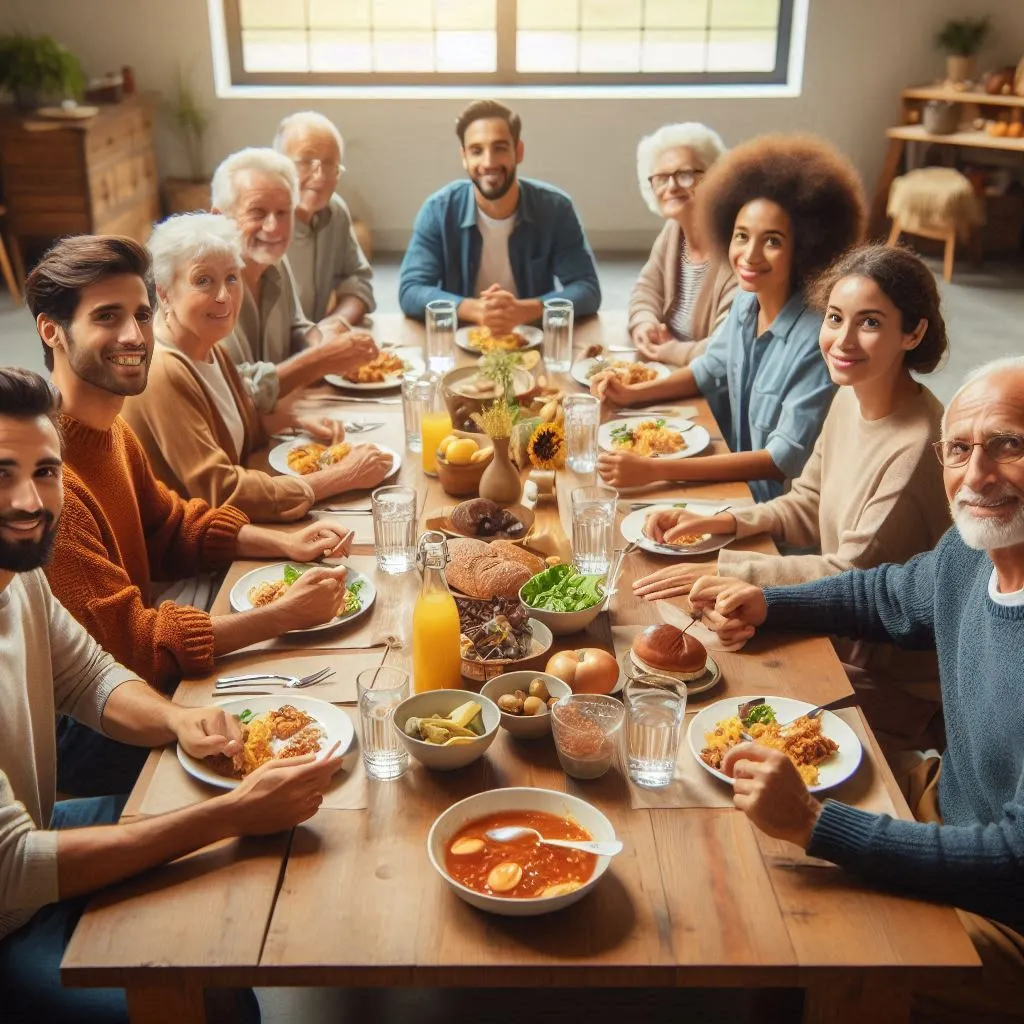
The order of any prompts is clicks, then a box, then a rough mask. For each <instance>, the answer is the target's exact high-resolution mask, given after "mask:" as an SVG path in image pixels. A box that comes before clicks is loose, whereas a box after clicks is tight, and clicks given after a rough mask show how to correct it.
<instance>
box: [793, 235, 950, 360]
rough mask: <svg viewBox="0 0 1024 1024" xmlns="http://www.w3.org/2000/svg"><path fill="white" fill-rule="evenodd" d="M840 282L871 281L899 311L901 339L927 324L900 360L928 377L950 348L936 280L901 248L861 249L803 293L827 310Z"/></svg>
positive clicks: (825, 273)
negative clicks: (914, 344)
mask: <svg viewBox="0 0 1024 1024" xmlns="http://www.w3.org/2000/svg"><path fill="white" fill-rule="evenodd" d="M844 277H866V278H868V279H869V280H871V281H874V282H875V284H877V285H878V287H879V288H881V289H882V291H883V292H884V293H885V295H886V297H887V298H888V299H889V301H890V302H891V303H892V304H893V305H894V306H895V307H896V308H897V309H898V310H899V311H900V319H901V326H902V330H903V333H904V334H913V332H914V331H915V330H917V325H918V324H919V323H920V322H921V321H922V320H927V321H928V327H927V329H926V330H925V332H924V337H923V338H922V339H921V341H920V343H919V344H918V345H917V347H916V348H912V349H911V350H910V351H909V352H907V353H906V355H905V356H904V357H903V362H904V365H905V366H906V367H907V369H908V370H914V371H916V372H917V373H931V372H932V370H934V369H935V368H936V367H937V366H938V365H939V363H941V362H942V360H943V357H944V356H945V354H946V352H947V350H948V349H949V338H948V336H947V335H946V322H945V320H943V318H942V310H941V309H940V308H939V307H940V299H939V289H938V286H937V285H936V284H935V276H934V275H933V274H932V272H931V271H930V270H929V269H928V268H927V267H926V266H925V265H924V264H923V263H922V262H921V260H920V259H919V258H918V257H917V256H916V255H915V254H914V253H913V252H911V251H910V250H909V249H905V248H903V247H902V246H895V247H892V248H890V247H889V246H885V245H864V246H861V247H860V248H859V249H852V250H851V251H850V252H847V253H843V255H842V256H840V257H839V259H837V260H836V261H835V263H833V264H832V266H830V267H828V269H826V270H825V271H824V272H823V273H822V274H821V275H820V276H819V277H818V278H817V279H816V280H815V281H814V282H812V284H811V285H810V287H809V288H808V290H807V294H808V299H809V301H810V303H811V305H812V306H814V307H815V309H821V310H824V309H827V308H828V299H829V295H831V294H832V289H833V288H835V286H836V285H837V284H838V283H839V282H840V281H841V280H842V279H843V278H844Z"/></svg>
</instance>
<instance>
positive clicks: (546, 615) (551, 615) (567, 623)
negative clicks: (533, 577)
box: [519, 580, 608, 636]
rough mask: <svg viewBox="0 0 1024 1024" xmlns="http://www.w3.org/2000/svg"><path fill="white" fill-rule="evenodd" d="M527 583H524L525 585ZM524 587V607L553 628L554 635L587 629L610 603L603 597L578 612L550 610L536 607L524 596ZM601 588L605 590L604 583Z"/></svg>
mask: <svg viewBox="0 0 1024 1024" xmlns="http://www.w3.org/2000/svg"><path fill="white" fill-rule="evenodd" d="M527 583H529V580H527ZM527 583H524V584H523V587H525V586H526V585H527ZM523 587H520V588H519V600H520V601H521V602H522V604H523V607H524V608H525V609H526V610H527V611H528V612H529V614H530V618H531V619H536V620H537V621H538V622H543V623H544V625H545V626H547V627H548V629H550V630H551V634H552V636H568V635H569V634H570V633H578V632H579V631H580V630H581V629H586V628H587V626H589V625H590V624H591V623H592V622H593V621H594V619H596V618H597V617H598V615H600V614H601V612H602V611H604V608H605V606H606V605H607V604H608V598H607V597H603V598H602V599H601V600H600V601H598V602H597V604H592V605H591V606H590V607H589V608H583V609H581V610H580V611H578V612H550V611H546V610H545V609H543V608H534V607H533V605H532V604H530V603H529V602H528V601H527V600H526V598H525V597H523ZM601 589H602V591H603V590H604V586H603V585H602V587H601Z"/></svg>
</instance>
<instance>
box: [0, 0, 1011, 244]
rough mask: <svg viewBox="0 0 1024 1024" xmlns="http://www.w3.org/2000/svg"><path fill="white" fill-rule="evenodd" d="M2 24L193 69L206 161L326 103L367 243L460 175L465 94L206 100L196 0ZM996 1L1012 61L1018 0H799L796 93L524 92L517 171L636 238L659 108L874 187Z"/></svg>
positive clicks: (17, 4)
mask: <svg viewBox="0 0 1024 1024" xmlns="http://www.w3.org/2000/svg"><path fill="white" fill-rule="evenodd" d="M4 7H5V11H6V12H8V13H6V14H5V15H3V16H0V22H2V25H3V27H4V28H14V29H18V30H24V31H30V32H33V33H49V34H51V35H54V36H55V37H56V38H57V39H59V40H60V41H61V42H62V43H64V44H65V45H66V46H67V47H69V48H70V49H71V50H72V51H74V52H75V53H76V54H77V55H78V56H79V57H80V59H81V60H82V62H83V64H84V66H85V68H86V71H87V73H88V74H97V73H101V72H103V71H106V70H111V69H117V68H119V67H120V66H121V65H122V64H131V65H132V66H133V67H134V68H135V72H136V79H137V81H138V85H139V88H141V89H155V90H159V91H162V92H164V93H170V92H171V91H172V89H173V86H174V82H175V76H176V74H177V69H178V67H179V66H182V67H184V68H185V69H186V71H187V72H188V76H189V79H190V80H191V81H192V83H193V84H194V86H195V88H196V90H197V92H198V94H199V96H200V98H201V100H202V101H203V103H204V104H205V105H207V106H208V107H209V108H210V110H211V111H212V113H213V123H212V126H211V131H210V142H209V146H208V149H209V153H208V160H209V162H210V166H211V169H212V167H213V166H214V165H215V164H216V162H217V161H219V160H220V159H221V158H222V157H223V156H225V155H226V154H228V153H229V152H231V151H232V150H234V149H237V148H240V147H242V146H245V145H253V144H259V143H261V142H262V143H267V144H269V142H270V140H271V138H272V136H273V132H274V128H275V126H276V124H277V122H278V120H279V119H280V118H281V117H282V116H283V115H285V114H286V113H288V112H289V111H291V110H294V109H296V108H297V106H299V105H301V106H315V107H316V108H317V109H319V110H322V111H323V113H325V114H326V115H328V116H329V117H331V118H333V119H334V121H335V122H336V123H337V124H338V126H339V127H340V128H341V130H342V132H343V133H344V135H345V138H346V141H347V148H346V155H345V163H346V166H347V168H348V172H347V174H346V175H345V176H344V178H343V179H342V183H341V192H342V194H343V195H344V196H345V197H346V199H347V200H348V201H349V203H350V204H351V205H352V207H353V208H354V210H355V211H356V213H357V214H358V215H360V216H363V217H366V218H367V219H368V220H369V222H370V224H371V226H372V228H373V231H374V235H375V241H376V246H377V248H378V249H400V248H401V247H402V245H403V243H404V241H405V239H406V238H407V237H408V232H409V228H410V226H411V223H412V219H413V217H414V216H415V214H416V211H417V209H418V208H419V205H420V203H421V201H422V200H423V198H424V197H425V196H426V195H427V194H428V193H429V192H431V191H432V190H434V189H435V188H438V187H439V186H441V185H442V184H444V183H445V182H446V181H449V180H450V179H452V178H453V177H457V176H460V175H461V174H462V169H461V166H460V164H459V155H458V147H457V140H456V139H455V135H454V132H453V124H454V120H455V117H456V115H457V113H458V112H459V110H460V109H461V108H462V106H463V105H464V101H461V100H453V99H433V98H423V99H413V100H382V99H373V100H367V99H349V98H345V99H332V100H329V101H316V102H302V103H301V104H296V103H295V102H294V101H283V100H265V99H260V100H253V99H236V98H229V99H217V98H216V96H215V93H214V86H213V73H212V66H211V51H210V39H209V29H208V18H207V7H206V0H7V2H6V3H5V4H4ZM989 12H991V13H992V16H993V22H994V27H995V29H996V30H995V31H994V32H993V37H994V39H993V42H992V43H991V44H990V45H989V46H988V48H987V50H986V52H985V53H983V54H982V55H981V61H980V63H981V64H982V65H986V66H993V65H995V64H997V63H999V64H1004V63H1016V62H1017V60H1018V59H1020V56H1021V54H1022V53H1024V3H1006V2H1005V0H1003V2H1000V0H810V19H809V24H808V33H807V54H806V63H805V73H804V88H803V95H802V96H800V97H797V98H786V99H735V98H729V99H693V98H679V99H674V100H671V99H620V100H604V99H566V100H552V99H543V100H541V99H532V100H522V101H521V102H516V101H515V100H512V101H510V102H511V103H512V105H513V106H515V107H516V108H517V109H518V110H519V112H520V113H521V114H522V117H523V122H524V141H525V143H526V162H525V164H524V166H523V169H522V170H523V173H524V174H527V175H531V176H534V177H538V178H542V179H545V180H547V181H550V182H552V183H554V184H556V185H559V186H561V187H562V188H564V189H566V190H567V191H568V192H570V193H571V194H572V196H573V197H574V199H575V200H576V203H577V205H578V207H579V209H580V211H581V215H582V217H583V221H584V224H585V226H586V228H587V231H588V233H589V235H590V238H591V241H592V243H593V244H594V246H595V247H596V248H598V249H604V250H609V249H642V248H644V247H646V246H647V245H649V244H650V241H651V239H652V238H653V236H654V234H655V233H656V231H657V227H658V224H657V221H656V220H655V218H654V217H653V216H652V215H651V213H650V212H649V211H648V210H647V208H646V206H644V204H643V202H642V201H641V199H640V197H639V194H638V192H637V185H636V169H635V166H636V165H635V150H636V143H637V140H638V139H639V137H640V136H641V135H643V134H645V133H647V132H649V131H651V130H653V129H654V128H656V127H657V126H658V125H660V124H662V123H665V122H667V121H684V120H701V121H705V122H707V123H708V124H710V125H712V126H713V127H714V128H716V129H717V130H718V131H719V132H720V133H721V134H722V136H723V137H724V138H725V140H726V142H728V143H735V142H738V141H740V140H742V139H744V138H746V137H748V136H750V135H752V134H756V133H757V132H761V131H766V130H783V131H784V130H793V129H802V130H806V131H812V132H817V133H819V134H821V135H823V136H825V137H827V138H829V139H830V140H832V141H833V142H834V143H835V144H836V145H838V146H839V147H840V148H841V149H843V150H844V151H845V152H846V153H848V154H849V155H850V156H851V158H852V159H853V160H854V162H855V163H856V164H857V166H858V167H859V168H860V170H861V173H862V174H863V175H864V179H865V182H866V183H867V187H868V192H869V194H870V192H871V190H872V189H873V187H874V181H875V176H876V174H877V172H878V169H879V166H880V163H881V159H882V154H883V151H884V137H883V132H884V129H885V128H886V127H887V126H888V125H890V124H891V123H894V121H895V118H896V115H897V111H898V93H899V90H900V89H902V88H904V87H906V86H908V85H914V84H919V83H924V82H928V81H931V80H933V79H935V78H938V77H941V74H942V70H943V59H942V57H941V56H940V55H939V54H938V53H937V51H936V50H935V49H934V46H933V37H934V33H935V31H936V28H937V27H938V26H939V25H940V24H941V23H942V22H943V21H944V20H945V19H946V18H949V17H953V16H956V17H963V16H965V15H966V16H970V15H981V14H986V13H989ZM158 150H159V157H160V165H161V170H162V172H163V173H164V174H174V173H182V172H184V171H185V170H186V166H185V162H184V160H183V158H182V155H181V154H180V152H179V151H178V147H177V145H176V143H175V140H174V137H173V136H172V135H171V134H170V133H169V132H168V131H167V130H166V128H163V129H162V130H161V132H160V135H159V138H158Z"/></svg>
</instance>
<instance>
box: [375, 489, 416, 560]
mask: <svg viewBox="0 0 1024 1024" xmlns="http://www.w3.org/2000/svg"><path fill="white" fill-rule="evenodd" d="M370 506H371V508H372V510H373V543H374V547H375V548H376V549H377V567H378V568H379V569H380V571H381V572H386V573H388V574H391V575H393V574H396V573H400V572H408V571H409V570H410V569H414V568H416V491H415V490H414V489H413V488H412V487H402V486H394V487H378V488H377V489H376V490H375V491H374V492H373V494H371V495H370Z"/></svg>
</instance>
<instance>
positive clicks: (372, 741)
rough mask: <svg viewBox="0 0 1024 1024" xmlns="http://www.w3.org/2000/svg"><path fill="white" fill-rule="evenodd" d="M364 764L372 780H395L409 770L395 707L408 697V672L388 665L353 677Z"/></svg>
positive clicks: (407, 757) (407, 756)
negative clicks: (397, 725)
mask: <svg viewBox="0 0 1024 1024" xmlns="http://www.w3.org/2000/svg"><path fill="white" fill-rule="evenodd" d="M356 694H357V697H358V700H359V724H360V726H361V727H362V733H363V735H362V746H363V765H364V766H365V767H366V774H367V775H368V776H369V777H370V778H371V779H378V780H381V781H383V780H387V779H397V778H399V777H400V776H402V775H404V774H405V771H406V769H407V768H408V767H409V752H408V751H407V750H406V749H405V747H404V746H403V745H402V741H401V740H400V739H399V738H398V735H397V734H396V732H395V722H394V718H395V708H396V707H398V705H399V704H401V703H402V701H403V700H405V699H406V698H407V697H408V696H409V673H408V672H406V671H404V670H403V669H400V668H393V667H392V666H390V665H380V666H378V667H377V668H367V669H364V670H363V671H362V672H360V673H359V675H357V676H356Z"/></svg>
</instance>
